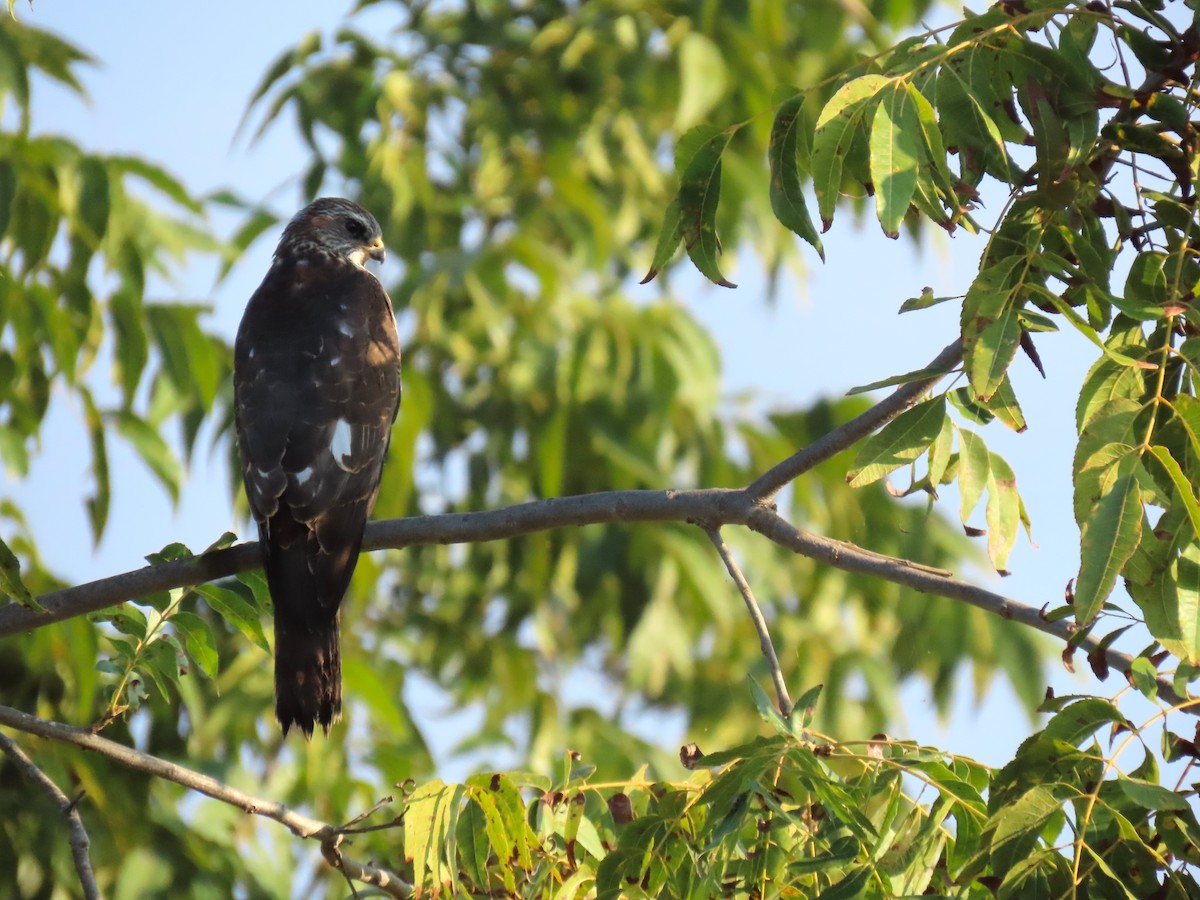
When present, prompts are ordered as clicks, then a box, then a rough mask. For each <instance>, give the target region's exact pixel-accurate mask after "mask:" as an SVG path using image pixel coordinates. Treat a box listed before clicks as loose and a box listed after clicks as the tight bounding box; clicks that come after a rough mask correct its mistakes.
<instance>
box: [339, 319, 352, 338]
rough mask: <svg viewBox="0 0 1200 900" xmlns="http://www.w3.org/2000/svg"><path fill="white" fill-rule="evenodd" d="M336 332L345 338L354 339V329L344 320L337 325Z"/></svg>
mask: <svg viewBox="0 0 1200 900" xmlns="http://www.w3.org/2000/svg"><path fill="white" fill-rule="evenodd" d="M338 331H340V332H341V333H342V334H344V335H345V336H346V337H354V335H355V329H354V327H353V326H352V325H351V324H350V323H349V322H346V321H344V320H343V321H342V322H341V323H339V324H338Z"/></svg>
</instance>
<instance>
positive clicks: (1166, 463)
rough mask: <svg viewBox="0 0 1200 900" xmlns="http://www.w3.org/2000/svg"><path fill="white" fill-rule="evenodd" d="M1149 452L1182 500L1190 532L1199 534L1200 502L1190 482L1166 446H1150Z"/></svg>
mask: <svg viewBox="0 0 1200 900" xmlns="http://www.w3.org/2000/svg"><path fill="white" fill-rule="evenodd" d="M1150 454H1151V455H1152V456H1153V457H1154V458H1155V459H1157V460H1158V462H1159V463H1160V464H1161V465H1162V467H1163V469H1164V470H1165V471H1166V473H1167V477H1168V478H1170V479H1171V483H1172V484H1173V485H1175V492H1176V494H1177V496H1178V497H1179V499H1180V500H1181V501H1183V508H1184V510H1185V511H1186V512H1187V517H1188V521H1189V522H1191V525H1192V533H1193V534H1196V535H1200V503H1198V502H1197V501H1196V494H1195V492H1194V491H1193V490H1192V484H1191V482H1190V481H1188V479H1187V476H1186V475H1184V474H1183V469H1181V468H1180V467H1179V463H1178V462H1176V460H1175V457H1173V456H1172V455H1171V451H1170V450H1168V449H1167V448H1166V447H1162V446H1157V445H1156V446H1153V447H1151V448H1150Z"/></svg>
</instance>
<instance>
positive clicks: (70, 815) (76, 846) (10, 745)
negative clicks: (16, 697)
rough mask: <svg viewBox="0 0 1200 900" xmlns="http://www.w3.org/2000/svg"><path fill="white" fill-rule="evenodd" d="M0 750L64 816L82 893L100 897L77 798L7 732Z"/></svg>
mask: <svg viewBox="0 0 1200 900" xmlns="http://www.w3.org/2000/svg"><path fill="white" fill-rule="evenodd" d="M0 752H3V753H4V755H5V756H7V757H8V758H9V759H11V760H12V761H13V765H15V766H16V767H17V768H18V769H19V770H20V771H21V774H22V775H24V776H25V777H26V778H27V779H28V780H29V781H31V782H33V784H34V785H36V786H37V787H39V788H41V790H42V791H43V792H44V793H45V794H46V795H47V796H49V797H50V799H51V800H53V801H54V805H55V806H57V807H58V808H59V810H60V811H61V812H62V814H63V815H64V816H66V818H67V827H68V828H69V829H70V832H71V834H70V837H69V838H68V839H67V843H68V844H69V845H70V847H71V856H72V857H74V859H75V871H76V873H78V875H79V885H80V887H82V888H83V896H84V897H85V898H86V900H100V896H101V894H100V888H99V887H98V886H97V885H96V875H95V873H93V872H92V860H91V858H90V857H89V856H88V846H89V841H88V833H87V829H85V828H84V827H83V819H81V818H80V817H79V810H78V809H76V807H75V804H76V801H74V800H72V799H71V798H70V797H68V796H67V795H66V794H64V793H63V792H62V789H61V788H59V786H58V785H57V784H55V783H54V782H53V781H52V780H51V779H50V776H48V775H47V774H46V773H45V772H43V771H42V770H41V769H39V768H38V767H37V764H36V763H35V762H34V761H33V760H32V759H30V758H29V757H28V756H26V755H25V751H23V750H22V749H21V748H20V747H18V746H17V745H16V743H15V742H14V741H13V740H12V739H11V738H10V737H8V735H5V734H0Z"/></svg>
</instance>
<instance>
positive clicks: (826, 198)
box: [812, 75, 891, 231]
mask: <svg viewBox="0 0 1200 900" xmlns="http://www.w3.org/2000/svg"><path fill="white" fill-rule="evenodd" d="M890 83H891V81H890V80H889V79H887V78H885V77H884V76H882V75H863V76H862V77H860V78H855V79H854V80H853V81H851V82H849V83H848V84H845V85H843V86H842V87H840V88H839V89H838V90H837V92H836V93H835V94H834V95H833V96H832V97H831V98H830V99H829V102H828V103H826V104H825V107H824V109H822V110H821V114H820V115H819V116H818V117H817V126H816V132H815V134H814V136H813V152H812V176H813V189H814V190H815V191H816V194H817V206H818V209H819V211H820V214H821V226H822V227H821V230H822V231H828V230H829V226H830V225H831V224H833V211H834V208H835V207H836V206H837V201H838V198H839V197H840V195H841V189H842V168H843V166H844V165H845V159H846V155H847V154H848V153H849V151H850V147H851V145H852V144H853V143H854V140H855V137H856V136H857V134H858V128H859V125H860V123H861V120H862V118H863V116H864V115H866V113H867V112H868V110H869V109H870V107H871V102H872V101H873V99H874V98H875V96H876V94H878V93H879V92H880V91H881V90H882V89H883V88H884V86H886V85H888V84H890Z"/></svg>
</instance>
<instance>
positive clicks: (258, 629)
mask: <svg viewBox="0 0 1200 900" xmlns="http://www.w3.org/2000/svg"><path fill="white" fill-rule="evenodd" d="M194 590H195V591H196V593H198V594H200V595H202V596H203V597H204V599H205V600H206V601H208V605H209V606H210V607H211V608H212V610H213V611H214V612H215V613H217V614H218V615H220V616H221V618H223V619H224V620H225V621H226V622H228V623H229V624H230V625H232V626H233V627H234V628H236V629H237V630H238V631H240V632H241V633H242V634H244V635H245V636H246V637H248V638H249V639H250V640H252V641H253V642H254V643H255V644H257V645H258V646H259V647H261V648H262V650H263V652H265V653H268V654H269V653H270V652H271V646H270V645H269V644H268V643H267V637H266V635H265V634H263V628H262V622H261V621H260V619H259V616H258V611H257V610H255V609H254V607H252V606H251V605H250V604H249V603H247V602H246V601H245V600H244V599H242V597H241V595H240V594H237V593H236V592H234V591H231V590H229V588H223V587H221V586H219V585H216V584H199V585H196V587H195V589H194Z"/></svg>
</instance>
